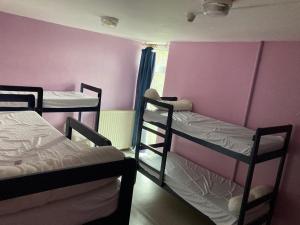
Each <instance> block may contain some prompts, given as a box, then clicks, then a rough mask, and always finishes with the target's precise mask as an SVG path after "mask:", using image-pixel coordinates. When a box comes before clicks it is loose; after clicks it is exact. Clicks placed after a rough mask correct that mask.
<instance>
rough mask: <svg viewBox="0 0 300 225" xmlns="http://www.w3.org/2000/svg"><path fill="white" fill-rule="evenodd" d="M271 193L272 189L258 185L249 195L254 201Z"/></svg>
mask: <svg viewBox="0 0 300 225" xmlns="http://www.w3.org/2000/svg"><path fill="white" fill-rule="evenodd" d="M272 191H273V187H272V186H269V185H259V186H256V187H254V188H252V189H251V191H250V193H251V194H252V195H253V196H254V198H255V199H257V198H260V197H262V196H265V195H267V194H270V193H271V192H272Z"/></svg>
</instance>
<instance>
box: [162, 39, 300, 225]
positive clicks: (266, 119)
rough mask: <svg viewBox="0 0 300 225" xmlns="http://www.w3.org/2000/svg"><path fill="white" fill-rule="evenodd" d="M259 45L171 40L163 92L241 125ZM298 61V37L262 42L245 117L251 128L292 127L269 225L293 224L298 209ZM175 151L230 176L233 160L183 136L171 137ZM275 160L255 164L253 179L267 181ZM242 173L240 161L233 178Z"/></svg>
mask: <svg viewBox="0 0 300 225" xmlns="http://www.w3.org/2000/svg"><path fill="white" fill-rule="evenodd" d="M258 50H259V43H179V42H174V43H171V46H170V52H169V61H168V68H167V78H166V83H165V90H164V95H165V96H169V95H172V96H174V95H175V96H179V97H181V98H189V99H191V100H192V101H193V103H194V106H195V107H194V111H195V112H199V113H201V114H204V115H208V116H211V117H215V118H217V119H222V120H225V121H229V122H232V123H236V124H243V121H244V120H245V113H246V109H247V102H248V99H249V91H250V88H251V82H252V79H253V76H254V71H255V61H256V58H257V55H258ZM299 65H300V42H267V43H266V44H265V46H264V49H263V54H262V60H261V64H260V67H259V70H258V74H257V82H256V85H255V88H254V95H253V101H252V103H251V105H250V114H249V119H248V121H247V124H248V125H249V127H251V128H256V127H263V126H272V125H279V124H283V123H292V124H294V125H295V126H296V127H295V129H294V135H293V138H292V144H291V147H290V154H289V157H288V160H287V163H286V165H287V166H286V170H285V176H284V178H283V185H282V187H281V191H280V196H279V202H278V207H277V209H276V214H275V219H274V224H291V225H294V224H297V221H298V218H297V213H298V212H299V210H300V191H299V185H300V179H299V176H298V174H297V173H298V171H299V170H300V164H299V163H297V162H299V160H300V156H299V150H297V147H298V148H299V146H300V143H299V140H300V133H299V131H298V129H297V125H299V124H300V105H299V102H300V88H299V87H300V76H299V74H300V66H299ZM174 151H176V152H178V153H179V154H181V155H183V156H185V157H187V158H189V159H191V160H194V161H196V162H197V163H199V164H201V165H204V166H206V167H208V168H210V169H212V170H214V171H217V172H218V173H220V174H222V175H224V176H227V177H232V174H233V172H234V165H235V160H232V159H230V158H227V157H225V156H223V155H220V154H218V153H215V152H212V151H209V150H207V149H205V148H203V147H201V146H199V145H196V144H194V143H191V142H189V141H186V140H183V139H182V138H178V137H176V138H175V140H174ZM220 162H222V163H220ZM276 163H277V162H268V163H266V164H264V165H261V166H259V167H258V169H257V171H256V176H255V180H254V183H255V184H261V183H262V184H263V183H271V181H272V180H273V177H272V176H271V174H273V171H274V166H275V165H276ZM245 172H246V171H245V166H244V165H240V166H239V170H238V174H237V180H238V181H239V182H241V183H242V182H243V180H244V176H245ZM286 206H288V207H286Z"/></svg>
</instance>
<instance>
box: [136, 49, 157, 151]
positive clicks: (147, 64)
mask: <svg viewBox="0 0 300 225" xmlns="http://www.w3.org/2000/svg"><path fill="white" fill-rule="evenodd" d="M152 50H153V48H151V47H148V48H145V49H143V50H142V56H141V61H140V68H139V74H138V79H137V85H136V93H135V105H134V110H135V120H134V128H133V136H132V146H133V147H135V145H136V141H137V140H136V139H137V128H138V121H139V118H140V108H141V103H142V99H143V96H144V94H145V91H146V90H147V89H149V88H150V84H151V81H152V75H153V70H154V65H155V56H156V55H155V52H153V51H152Z"/></svg>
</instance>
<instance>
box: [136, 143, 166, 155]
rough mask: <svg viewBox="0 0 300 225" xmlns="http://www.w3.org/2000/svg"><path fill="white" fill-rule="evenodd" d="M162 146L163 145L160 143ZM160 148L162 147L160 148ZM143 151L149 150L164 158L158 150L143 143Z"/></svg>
mask: <svg viewBox="0 0 300 225" xmlns="http://www.w3.org/2000/svg"><path fill="white" fill-rule="evenodd" d="M159 144H161V143H159ZM159 147H160V146H159ZM141 149H149V150H150V151H152V152H154V153H155V154H157V155H160V156H163V154H162V152H160V151H158V150H156V149H155V148H154V147H152V146H149V145H145V144H143V143H141Z"/></svg>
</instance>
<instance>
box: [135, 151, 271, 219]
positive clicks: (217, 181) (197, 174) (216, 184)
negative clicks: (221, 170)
mask: <svg viewBox="0 0 300 225" xmlns="http://www.w3.org/2000/svg"><path fill="white" fill-rule="evenodd" d="M140 159H141V160H143V161H144V162H146V163H147V164H149V165H151V166H152V167H154V168H156V169H157V170H159V169H160V164H161V157H160V156H158V155H156V154H154V153H150V152H146V153H141V154H140ZM140 165H141V166H142V167H143V164H140ZM143 168H144V169H145V170H147V171H148V172H149V173H150V174H152V175H154V176H156V177H157V175H156V174H154V173H153V171H151V170H148V169H147V168H146V167H143ZM165 183H166V184H167V185H168V186H169V187H170V188H171V189H172V190H173V191H174V192H175V193H177V194H178V195H179V196H180V197H182V198H183V199H184V200H185V201H187V202H188V203H189V204H191V205H192V206H194V207H195V208H196V209H198V210H199V211H200V212H201V213H203V214H205V215H206V216H208V217H209V218H210V219H211V220H212V221H213V222H214V223H216V224H219V225H235V224H237V221H238V217H237V216H236V215H234V214H232V213H231V212H229V211H228V201H229V199H230V198H231V197H233V196H237V195H240V194H242V193H243V187H242V186H240V185H239V184H236V183H234V182H232V181H231V180H229V179H226V178H224V177H222V176H220V175H218V174H216V173H214V172H212V171H210V170H208V169H205V168H202V167H201V166H199V165H197V164H195V163H193V162H191V161H189V160H187V159H185V158H183V157H181V156H179V155H178V154H176V153H173V152H170V153H168V157H167V164H166V170H165ZM267 210H268V207H267V206H265V207H263V208H262V207H259V208H258V209H256V208H255V209H253V210H252V211H248V212H247V215H246V220H245V221H246V223H248V222H251V221H253V219H254V218H258V217H259V216H261V215H262V214H264V213H265V212H267Z"/></svg>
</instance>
